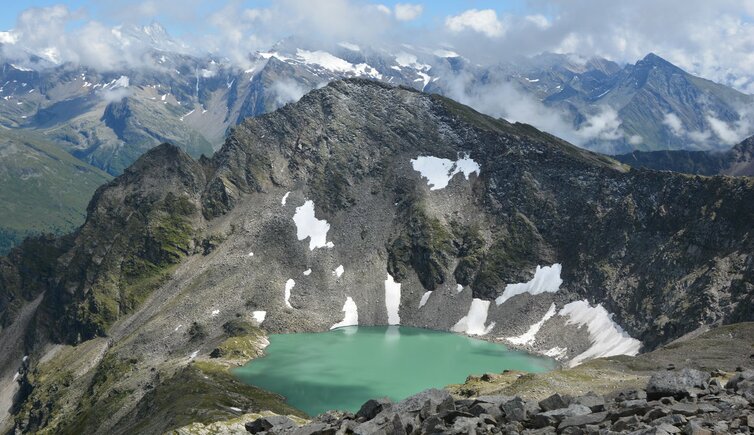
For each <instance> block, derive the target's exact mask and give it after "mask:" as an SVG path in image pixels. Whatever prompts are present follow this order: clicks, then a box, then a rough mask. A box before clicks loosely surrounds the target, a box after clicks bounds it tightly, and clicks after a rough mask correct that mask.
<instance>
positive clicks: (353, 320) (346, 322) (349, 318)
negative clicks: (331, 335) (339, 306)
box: [330, 296, 359, 329]
mask: <svg viewBox="0 0 754 435" xmlns="http://www.w3.org/2000/svg"><path fill="white" fill-rule="evenodd" d="M343 312H344V313H345V314H344V315H343V320H342V321H340V322H338V323H336V324H334V325H332V326H331V327H330V329H335V328H341V327H343V326H356V325H358V324H359V309H358V307H357V306H356V302H354V301H353V299H351V297H350V296H348V297H346V303H345V304H343Z"/></svg>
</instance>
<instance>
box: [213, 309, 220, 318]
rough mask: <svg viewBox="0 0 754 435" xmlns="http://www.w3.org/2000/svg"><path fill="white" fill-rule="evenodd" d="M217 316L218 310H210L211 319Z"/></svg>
mask: <svg viewBox="0 0 754 435" xmlns="http://www.w3.org/2000/svg"><path fill="white" fill-rule="evenodd" d="M218 314H220V310H212V314H211V316H212V317H216V316H217V315H218Z"/></svg>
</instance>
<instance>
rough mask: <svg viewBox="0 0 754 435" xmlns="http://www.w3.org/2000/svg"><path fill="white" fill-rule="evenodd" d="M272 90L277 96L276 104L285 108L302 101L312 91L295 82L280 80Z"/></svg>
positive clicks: (274, 84)
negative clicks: (289, 104)
mask: <svg viewBox="0 0 754 435" xmlns="http://www.w3.org/2000/svg"><path fill="white" fill-rule="evenodd" d="M270 90H271V91H272V92H273V93H274V95H275V102H276V103H277V104H278V105H280V106H283V105H285V104H288V103H294V102H296V101H298V100H300V99H301V97H303V96H304V94H306V93H307V92H309V90H310V89H307V88H305V87H303V86H302V85H300V84H299V83H296V82H295V81H293V80H278V81H276V82H275V83H273V84H272V87H271V88H270Z"/></svg>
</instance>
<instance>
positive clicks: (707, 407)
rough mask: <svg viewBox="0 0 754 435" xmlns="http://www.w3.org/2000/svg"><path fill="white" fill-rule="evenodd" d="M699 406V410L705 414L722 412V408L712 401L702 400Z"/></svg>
mask: <svg viewBox="0 0 754 435" xmlns="http://www.w3.org/2000/svg"><path fill="white" fill-rule="evenodd" d="M697 406H698V407H699V412H702V413H705V414H710V413H716V412H720V408H718V407H717V406H715V405H713V404H711V403H707V402H702V403H699V404H698V405H697Z"/></svg>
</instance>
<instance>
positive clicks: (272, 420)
mask: <svg viewBox="0 0 754 435" xmlns="http://www.w3.org/2000/svg"><path fill="white" fill-rule="evenodd" d="M244 426H245V427H246V431H247V432H249V433H260V432H266V431H270V430H271V429H274V430H275V431H280V430H285V429H292V428H295V427H296V426H297V425H296V423H294V421H293V420H291V419H290V418H288V417H286V416H283V415H272V416H269V417H262V418H258V419H256V420H254V421H250V422H248V423H246V424H245V425H244Z"/></svg>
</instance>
